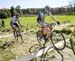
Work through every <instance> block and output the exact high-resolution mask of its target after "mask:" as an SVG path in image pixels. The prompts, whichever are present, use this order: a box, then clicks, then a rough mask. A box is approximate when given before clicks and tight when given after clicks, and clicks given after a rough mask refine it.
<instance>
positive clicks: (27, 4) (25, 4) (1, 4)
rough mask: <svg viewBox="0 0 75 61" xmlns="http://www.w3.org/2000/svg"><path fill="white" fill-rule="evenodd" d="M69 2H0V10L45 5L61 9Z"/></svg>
mask: <svg viewBox="0 0 75 61" xmlns="http://www.w3.org/2000/svg"><path fill="white" fill-rule="evenodd" d="M70 1H71V0H0V8H10V7H11V6H14V7H16V6H18V5H20V6H21V8H43V7H45V6H46V5H49V6H50V7H52V8H53V7H61V6H66V5H68V4H69V2H70Z"/></svg>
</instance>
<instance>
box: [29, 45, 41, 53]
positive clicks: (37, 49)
mask: <svg viewBox="0 0 75 61" xmlns="http://www.w3.org/2000/svg"><path fill="white" fill-rule="evenodd" d="M40 48H41V46H40V45H39V44H34V45H33V46H31V47H30V48H29V53H33V52H37V51H39V50H40Z"/></svg>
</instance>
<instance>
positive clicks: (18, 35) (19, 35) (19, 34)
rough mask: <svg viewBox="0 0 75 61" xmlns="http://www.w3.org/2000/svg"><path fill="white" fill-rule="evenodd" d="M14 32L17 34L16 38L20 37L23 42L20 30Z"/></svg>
mask: <svg viewBox="0 0 75 61" xmlns="http://www.w3.org/2000/svg"><path fill="white" fill-rule="evenodd" d="M16 34H17V38H18V37H20V38H21V40H22V42H23V37H22V34H21V32H20V30H18V31H17V32H16Z"/></svg>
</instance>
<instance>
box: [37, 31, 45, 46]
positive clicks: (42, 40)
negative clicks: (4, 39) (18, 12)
mask: <svg viewBox="0 0 75 61" xmlns="http://www.w3.org/2000/svg"><path fill="white" fill-rule="evenodd" d="M36 37H37V41H38V43H39V44H40V45H41V44H42V45H45V43H46V40H45V37H44V35H43V33H42V31H40V30H39V31H38V32H37V35H36Z"/></svg>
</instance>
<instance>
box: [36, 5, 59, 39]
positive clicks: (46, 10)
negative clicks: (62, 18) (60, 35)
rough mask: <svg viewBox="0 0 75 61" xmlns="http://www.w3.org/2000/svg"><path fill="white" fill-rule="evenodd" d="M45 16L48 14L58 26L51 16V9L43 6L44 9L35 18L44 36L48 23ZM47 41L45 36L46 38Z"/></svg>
mask: <svg viewBox="0 0 75 61" xmlns="http://www.w3.org/2000/svg"><path fill="white" fill-rule="evenodd" d="M46 14H49V16H50V17H51V19H52V20H53V21H54V22H56V24H60V23H59V22H58V21H57V20H56V19H55V18H54V16H53V15H52V14H51V8H50V7H49V6H48V5H47V6H45V8H43V9H42V10H40V11H39V14H38V17H37V23H38V24H40V25H41V26H42V33H43V35H44V36H46V34H47V31H46V28H47V27H48V25H49V24H48V23H47V22H46V20H45V17H46ZM46 39H47V36H46Z"/></svg>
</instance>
